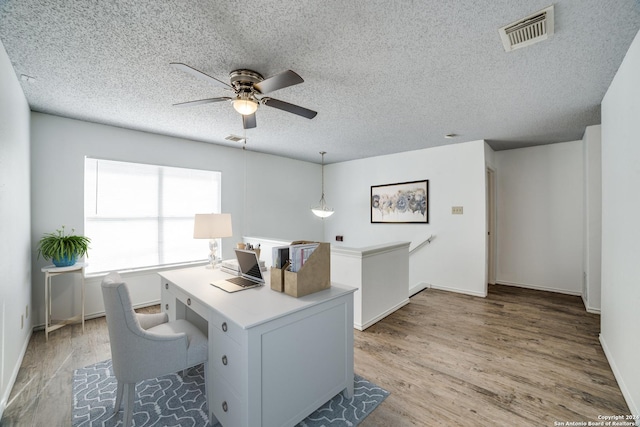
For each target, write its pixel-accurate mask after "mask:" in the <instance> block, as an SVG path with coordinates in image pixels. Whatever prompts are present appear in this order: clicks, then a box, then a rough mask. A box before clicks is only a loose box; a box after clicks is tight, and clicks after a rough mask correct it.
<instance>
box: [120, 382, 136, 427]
mask: <svg viewBox="0 0 640 427" xmlns="http://www.w3.org/2000/svg"><path fill="white" fill-rule="evenodd" d="M126 395H127V396H126V400H125V401H124V414H122V427H131V421H132V420H133V402H134V400H135V397H136V383H129V384H127V390H126Z"/></svg>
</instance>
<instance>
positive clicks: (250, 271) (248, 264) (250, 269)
mask: <svg viewBox="0 0 640 427" xmlns="http://www.w3.org/2000/svg"><path fill="white" fill-rule="evenodd" d="M235 251H236V258H237V259H238V266H239V267H240V272H241V273H242V274H243V275H244V276H249V277H250V278H253V279H256V280H259V281H261V282H262V281H263V279H262V271H260V263H259V261H258V257H257V256H256V253H255V252H254V251H247V250H242V249H236V250H235Z"/></svg>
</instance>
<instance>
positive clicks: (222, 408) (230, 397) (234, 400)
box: [211, 370, 243, 427]
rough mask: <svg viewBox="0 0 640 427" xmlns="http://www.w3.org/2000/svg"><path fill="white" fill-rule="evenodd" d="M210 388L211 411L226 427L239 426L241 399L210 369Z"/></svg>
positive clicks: (240, 421)
mask: <svg viewBox="0 0 640 427" xmlns="http://www.w3.org/2000/svg"><path fill="white" fill-rule="evenodd" d="M211 377H212V378H211V384H212V386H211V388H212V389H213V393H212V395H213V398H212V403H211V406H212V408H213V409H211V411H212V412H213V414H214V415H215V416H216V418H217V419H218V421H220V424H222V425H223V426H225V427H227V426H229V427H236V426H241V425H243V424H242V413H243V408H242V399H240V398H239V397H238V396H237V395H236V394H235V393H234V392H233V390H232V388H231V386H230V385H229V383H227V381H226V380H224V379H223V378H222V377H221V376H220V375H219V374H218V373H217V372H216V371H215V370H212V375H211Z"/></svg>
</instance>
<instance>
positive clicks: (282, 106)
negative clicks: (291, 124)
mask: <svg viewBox="0 0 640 427" xmlns="http://www.w3.org/2000/svg"><path fill="white" fill-rule="evenodd" d="M262 102H263V103H264V105H267V106H269V107H273V108H277V109H278V110H282V111H286V112H288V113H293V114H297V115H298V116H302V117H306V118H307V119H313V118H314V117H315V116H316V115H317V114H318V113H317V112H316V111H313V110H309V109H307V108H304V107H300V106H299V105H294V104H289V103H288V102H284V101H280V100H278V99H273V98H262Z"/></svg>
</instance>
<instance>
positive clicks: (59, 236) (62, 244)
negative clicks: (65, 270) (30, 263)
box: [38, 225, 91, 267]
mask: <svg viewBox="0 0 640 427" xmlns="http://www.w3.org/2000/svg"><path fill="white" fill-rule="evenodd" d="M74 231H75V229H73V228H72V229H71V234H67V235H65V234H64V225H63V226H62V229H60V230H56V232H55V233H46V234H45V235H43V236H42V238H41V239H40V241H39V242H38V258H40V255H42V257H43V258H44V259H50V260H51V261H52V262H53V264H54V265H55V266H56V267H69V266H71V265H73V264H75V263H76V261H77V260H78V257H83V256H84V255H87V251H88V250H89V243H91V239H89V238H88V237H85V236H76V235H74V234H73V232H74Z"/></svg>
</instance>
